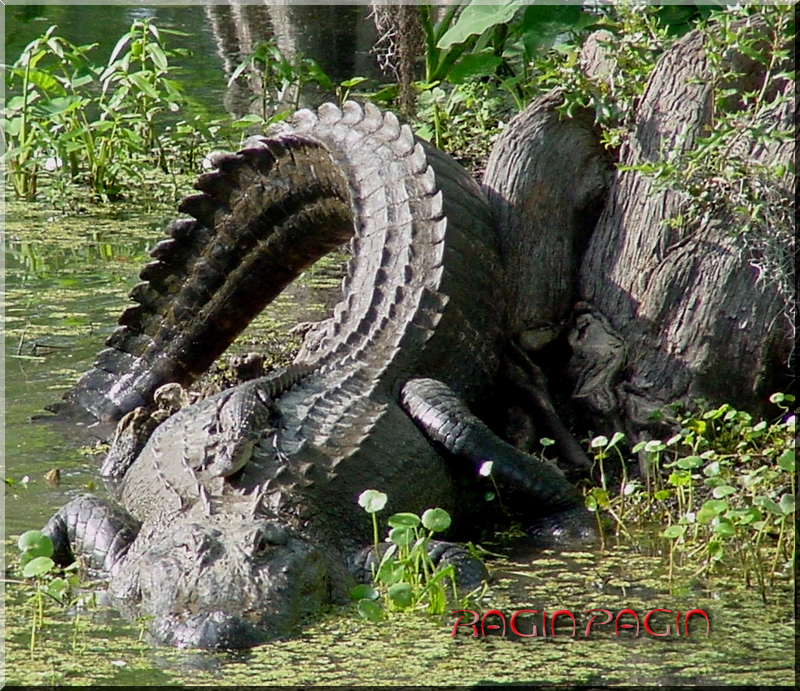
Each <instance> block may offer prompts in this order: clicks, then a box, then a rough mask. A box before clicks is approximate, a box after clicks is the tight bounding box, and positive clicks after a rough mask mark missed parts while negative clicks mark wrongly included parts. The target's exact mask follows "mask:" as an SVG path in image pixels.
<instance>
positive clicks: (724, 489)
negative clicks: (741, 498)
mask: <svg viewBox="0 0 800 691" xmlns="http://www.w3.org/2000/svg"><path fill="white" fill-rule="evenodd" d="M735 492H736V488H735V487H731V486H730V485H720V486H719V487H715V488H714V489H713V490H712V491H711V494H712V495H713V496H714V498H715V499H722V498H723V497H727V496H729V495H731V494H734V493H735Z"/></svg>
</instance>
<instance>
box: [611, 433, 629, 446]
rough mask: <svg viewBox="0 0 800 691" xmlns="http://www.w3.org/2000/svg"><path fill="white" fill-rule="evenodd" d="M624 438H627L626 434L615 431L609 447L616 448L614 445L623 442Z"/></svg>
mask: <svg viewBox="0 0 800 691" xmlns="http://www.w3.org/2000/svg"><path fill="white" fill-rule="evenodd" d="M623 439H625V435H624V434H623V433H622V432H614V434H613V435H612V437H611V441H610V442H608V448H609V449H612V448H614V447H615V446H616V445H617V444H619V443H620V442H621V441H622V440H623Z"/></svg>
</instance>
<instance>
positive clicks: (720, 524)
mask: <svg viewBox="0 0 800 691" xmlns="http://www.w3.org/2000/svg"><path fill="white" fill-rule="evenodd" d="M711 529H712V530H713V531H714V532H715V533H716V534H717V535H719V536H720V537H733V536H734V535H736V529H735V528H734V527H733V523H731V522H730V521H729V520H728V519H727V518H720V517H719V516H717V518H715V519H714V520H713V521H711Z"/></svg>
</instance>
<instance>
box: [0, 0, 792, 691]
mask: <svg viewBox="0 0 800 691" xmlns="http://www.w3.org/2000/svg"><path fill="white" fill-rule="evenodd" d="M219 7H221V8H222V9H220V10H219V11H218V12H217V14H214V12H212V11H210V10H208V9H204V8H203V7H200V6H195V7H180V8H178V7H166V6H161V7H158V8H147V7H144V6H131V5H129V6H113V5H93V6H90V5H77V6H76V5H47V6H44V5H37V6H26V7H21V6H20V7H10V8H8V11H7V13H6V57H7V59H8V60H9V61H13V59H15V58H16V56H17V55H18V54H19V52H20V51H21V50H22V48H23V47H24V45H25V44H26V43H27V42H28V41H30V40H32V39H33V38H35V37H36V36H38V35H40V34H41V33H43V32H44V31H45V30H46V29H47V27H48V26H50V25H51V24H58V25H59V28H60V32H59V33H61V34H62V35H66V36H67V37H68V38H70V39H71V40H73V41H76V42H79V43H89V42H93V41H98V42H100V43H101V47H100V48H99V49H98V54H100V55H104V56H105V55H107V54H108V52H109V51H110V48H111V46H113V43H114V42H115V41H116V39H117V37H118V36H119V35H121V34H122V33H124V31H126V30H127V27H128V25H129V24H130V21H131V20H132V19H133V18H136V17H153V18H154V19H155V21H156V23H157V24H158V26H162V27H165V28H177V29H183V30H185V31H187V32H189V33H191V34H193V35H194V36H196V37H197V38H196V39H195V38H191V37H189V38H186V39H185V40H184V39H179V38H176V39H175V40H174V42H172V41H171V45H173V46H176V45H177V46H183V47H188V48H190V49H191V50H192V51H193V52H194V54H195V57H194V58H193V59H192V60H190V61H188V62H187V64H186V65H185V66H184V67H185V70H186V72H185V74H184V76H183V77H182V81H185V82H186V83H187V84H188V85H189V86H190V89H191V91H192V95H193V97H194V98H196V99H198V101H201V102H203V103H205V104H208V107H209V108H210V109H211V110H212V111H213V112H214V113H216V112H218V111H219V104H220V103H221V102H222V101H227V100H230V98H231V94H226V87H225V83H226V79H225V73H226V72H230V68H231V65H234V64H235V61H236V58H237V57H238V59H241V57H242V55H241V54H238V55H237V51H239V52H241V50H242V49H243V48H244V47H245V46H240V45H234V46H233V51H229V52H227V53H226V54H224V55H219V54H218V53H217V50H218V49H219V47H220V46H221V45H223V44H224V41H223V40H218V39H224V38H225V36H227V35H239V36H241V35H245V34H247V33H248V32H246V31H238V32H230V31H224V29H225V27H227V26H228V25H232V26H234V28H240V29H241V28H248V27H250V26H256V25H257V24H258V22H260V20H261V18H260V16H257V13H258V12H262V13H263V12H265V11H266V10H264V9H263V7H262V8H261V9H259V6H254V5H245V6H242V8H240V9H241V12H230V10H228V9H227V8H226V6H219ZM287 7H289V6H287ZM335 10H336V8H335V7H329V8H325V9H322V10H319V11H320V12H328V13H331V12H333V14H330V16H328V15H326V17H325V19H326V20H327V21H328V23H327V24H323V23H322V22H321V21H318V20H317V19H315V18H313V17H304V16H303V14H304V13H306V14H308V13H311V12H313V11H315V10H312V9H310V8H303V9H295V8H291V7H289V9H288V10H287V12H288V15H287V22H286V23H285V24H280V23H279V22H276V21H275V19H276V17H277V15H276V16H273V17H271V19H272V21H273V24H275V25H276V26H282V27H284V29H285V31H284V34H285V35H284V36H283V37H282V40H285V41H287V42H290V39H291V41H294V42H295V43H297V42H298V41H300V42H301V43H302V41H303V40H304V37H307V36H312V35H317V34H319V35H321V36H322V40H321V41H320V44H321V45H322V47H323V48H324V47H326V46H327V47H328V48H329V49H330V52H332V53H335V54H336V55H337V56H338V55H343V54H351V53H352V51H351V50H349V49H348V50H341V49H340V44H341V45H343V44H342V43H341V41H345V40H346V41H347V42H348V45H349V44H350V43H352V44H353V45H359V46H361V49H362V52H361V55H362V57H363V56H364V55H366V53H367V52H368V49H369V45H370V41H371V40H372V39H371V38H370V37H368V36H366V33H365V37H364V38H357V39H355V40H351V39H350V38H347V37H343V38H342V39H341V41H339V40H338V39H337V40H336V41H334V40H332V38H331V37H332V36H334V35H335V32H333V31H332V29H330V27H334V28H335V27H340V28H341V27H347V26H353V25H354V23H353V22H350V21H342V20H341V19H340V18H339V19H337V17H336V16H335ZM345 11H346V12H351V11H352V8H350V9H347V10H345ZM269 12H270V13H272V14H274V13H275V12H277V10H273V9H271V8H270V9H269ZM226 13H227V14H226ZM293 13H294V14H293ZM228 15H230V16H228ZM277 18H278V19H282V18H284V17H283V15H281V17H277ZM304 19H305V20H306V25H307V26H310V27H313V28H315V32H316V33H314V32H309V31H306V30H296V31H293V30H292V24H291V21H295V20H296V21H300V20H304ZM234 20H235V21H234ZM290 20H291V21H290ZM236 22H239V23H241V24H242V26H241V27H240V26H239V25H238V24H236ZM358 26H359V31H362V30H364V32H365V31H366V29H365V25H364V24H363V21H362V20H359V21H358ZM323 27H326V28H324V30H323ZM295 28H296V26H295ZM366 28H368V27H366ZM323 44H324V45H323ZM362 44H363V45H362ZM298 45H300V44H298ZM300 48H302V49H303V51H304V52H305V53H306V54H308V55H311V56H312V57H317V58H318V59H319V60H320V61H321V62H322V63H326V60H325V57H326V56H325V55H315V54H314V46H310V45H300ZM334 48H335V50H334ZM324 66H325V67H326V68H328V69H330V65H328V64H324ZM362 67H363V66H359V67H358V69H357V70H356V71H355V72H353V71H352V70H350V72H347V73H345V72H343V73H342V74H341V75H339V76H340V77H341V78H346V77H347V76H352V75H353V74H356V73H363V69H362ZM187 191H188V190H187ZM120 208H121V207H115V209H117V210H116V211H114V213H113V214H106V215H92V214H83V215H81V216H77V217H69V218H64V217H60V216H58V215H54V214H51V213H48V212H41V211H30V210H28V209H27V208H24V207H19V206H9V208H8V210H7V216H6V219H5V221H6V225H5V230H6V246H5V265H6V296H5V299H6V313H5V327H6V330H5V357H6V382H5V397H6V398H5V401H6V404H5V423H6V426H5V467H4V472H5V477H6V478H7V479H8V480H9V481H10V483H11V484H8V485H7V486H6V488H5V536H6V544H5V556H6V579H7V580H6V587H5V606H6V611H5V623H6V630H5V638H6V641H5V643H6V649H5V678H6V683H10V684H25V685H37V686H38V685H50V684H52V685H57V684H67V685H72V684H97V685H130V686H148V685H201V684H207V685H242V686H244V685H254V686H257V685H278V684H290V685H299V684H338V685H344V684H371V685H391V686H402V685H408V686H418V685H420V684H426V685H463V684H477V683H481V682H482V683H488V684H520V683H535V684H561V685H596V686H601V685H606V684H614V685H616V684H626V685H634V684H636V685H656V684H660V685H672V684H675V685H682V684H714V685H728V684H732V685H738V684H757V685H762V686H769V685H788V686H793V685H794V656H795V649H794V613H793V607H794V604H793V603H794V593H793V590H792V589H791V588H790V587H789V586H787V585H785V584H783V583H776V584H775V585H773V586H772V587H770V589H769V593H768V594H769V603H768V604H764V603H762V601H761V599H760V596H759V594H758V591H757V590H756V589H746V588H744V587H743V585H742V583H741V581H740V580H739V579H738V578H737V579H733V578H726V577H724V576H715V577H713V578H706V577H703V578H692V575H691V570H680V569H676V570H675V573H674V577H673V580H672V582H671V583H670V581H669V579H668V560H667V557H666V556H665V555H664V554H663V553H660V551H659V549H652V550H648V549H645V548H643V547H642V546H641V545H638V544H633V543H630V542H628V543H622V544H607V545H606V546H605V548H603V549H601V548H599V547H598V548H597V549H595V550H593V551H591V552H586V553H574V554H569V555H555V554H539V555H531V554H525V552H524V547H523V548H520V549H515V548H514V546H513V545H509V544H506V545H500V546H498V545H491V546H489V547H490V548H491V549H492V550H493V551H501V552H503V553H505V554H508V555H509V557H508V558H506V559H494V560H491V561H490V562H489V568H490V570H491V571H492V572H493V575H494V577H495V578H494V580H493V582H492V583H491V586H490V589H489V591H488V592H487V594H486V597H485V599H484V600H483V601H482V602H481V603H480V604H479V605H477V606H476V607H475V609H476V611H479V612H480V613H481V614H482V613H484V612H486V611H488V610H489V609H492V608H496V609H498V610H500V611H502V612H503V613H504V614H505V616H506V624H507V625H509V624H510V621H509V620H510V617H511V614H512V613H513V612H514V611H516V610H518V609H531V610H538V612H539V613H541V612H542V611H543V610H546V611H547V612H548V613H549V614H552V613H553V612H554V611H556V610H559V609H565V610H570V611H572V612H573V613H574V614H575V616H576V619H577V633H576V636H575V638H573V637H572V627H571V626H570V625H569V624H570V623H571V622H570V620H569V619H568V618H566V617H563V616H562V617H559V619H558V626H557V628H556V631H555V636H552V635H550V634H551V629H550V623H549V620H548V629H547V632H548V635H547V636H546V637H542V636H541V635H540V636H537V637H530V638H518V637H507V638H503V637H501V636H498V635H488V636H487V637H485V638H481V637H478V638H473V637H472V636H471V631H470V629H469V628H467V627H465V626H461V627H459V633H458V635H457V636H456V637H455V638H453V637H451V631H452V627H453V623H454V621H455V617H439V618H437V617H425V616H423V615H419V616H416V615H415V616H401V615H397V616H394V617H392V618H390V619H388V620H386V621H384V622H383V623H380V624H373V623H367V622H364V621H362V620H360V619H359V618H358V617H357V615H356V613H355V609H354V608H353V607H351V608H336V609H333V610H331V611H330V612H328V613H326V614H325V615H323V616H321V617H319V618H318V619H316V620H314V621H312V622H310V623H309V625H308V626H307V627H305V628H304V629H303V630H302V631H300V632H298V635H297V636H296V637H294V638H292V639H290V640H285V641H276V642H273V643H270V644H268V645H264V646H261V647H259V648H255V649H253V650H249V651H243V652H240V653H236V654H218V653H204V652H195V651H178V650H172V649H165V648H156V647H153V646H151V645H149V644H147V643H145V642H140V641H139V636H140V626H139V625H138V624H136V623H131V622H126V621H124V620H122V619H121V618H120V617H119V616H118V615H117V614H116V613H114V612H113V610H109V609H107V608H104V607H102V606H97V607H94V608H90V609H89V610H86V611H81V612H80V614H79V616H78V617H76V616H75V612H74V611H65V610H62V609H61V608H59V606H58V605H56V604H55V603H52V602H48V603H46V610H45V622H44V627H43V628H42V630H41V631H39V632H38V634H37V640H36V646H35V648H34V650H33V651H31V650H30V621H31V616H32V605H31V604H30V603H29V601H28V598H29V595H30V593H31V590H30V588H29V587H28V586H23V585H20V584H19V583H18V579H19V573H18V570H17V569H16V567H15V563H14V559H15V557H16V554H17V550H16V547H15V545H16V538H17V536H18V535H19V534H21V533H22V532H24V531H25V530H28V529H31V528H39V527H41V525H42V524H43V523H44V522H45V521H46V520H47V519H48V518H49V517H50V515H51V514H52V513H53V512H54V511H55V510H57V509H58V508H59V507H60V506H62V505H63V504H64V503H66V502H67V501H68V500H69V498H70V497H72V496H74V495H76V494H78V493H81V492H84V491H89V490H91V491H97V492H103V487H102V483H101V482H100V481H99V480H98V479H97V462H96V459H94V458H92V456H91V455H90V454H88V453H85V452H84V451H82V450H81V446H82V445H83V447H84V448H87V447H88V448H90V447H91V446H92V443H93V442H92V439H91V437H89V438H87V436H86V434H85V433H84V434H82V435H80V436H78V435H76V434H75V430H74V429H72V428H70V427H69V426H67V425H64V426H59V427H54V426H52V425H48V424H32V423H30V422H29V420H30V418H31V416H33V415H36V414H40V413H41V412H42V410H43V409H44V406H45V405H47V404H50V403H53V402H55V401H57V400H59V398H60V396H61V394H62V393H63V392H64V391H66V390H67V389H68V388H69V387H70V386H71V385H72V384H73V383H74V382H75V380H76V379H77V377H78V376H79V375H80V374H81V373H82V372H83V371H85V370H86V369H88V368H89V367H90V365H91V361H92V358H93V357H94V355H95V354H96V352H97V351H98V350H99V349H100V348H101V347H102V343H103V341H104V339H105V337H106V336H107V335H108V334H109V333H110V332H111V330H112V329H113V327H114V325H115V323H116V319H117V317H118V315H119V313H120V312H121V310H122V309H123V308H124V307H125V305H126V304H127V300H126V297H125V296H126V294H127V292H128V290H129V289H130V288H131V287H132V286H133V285H134V284H135V283H136V282H137V278H136V276H137V274H138V271H139V269H140V267H141V266H142V265H143V264H144V262H145V261H146V260H147V249H148V248H149V247H151V246H152V245H153V244H154V243H155V242H156V241H157V240H158V239H160V238H161V237H162V233H163V230H162V229H163V227H164V226H165V224H166V221H167V220H168V219H170V218H171V217H173V215H174V213H175V212H174V210H173V208H172V207H170V208H166V207H160V208H158V209H155V210H151V211H148V212H147V213H144V212H142V211H141V210H136V211H132V210H130V209H124V208H122V210H119V209H120ZM335 265H336V262H334V263H333V264H331V265H329V264H320V265H318V266H316V267H314V269H313V270H310V271H308V272H306V274H305V275H304V276H303V278H302V279H301V280H299V281H298V282H297V284H295V285H294V286H293V287H292V288H291V291H290V292H287V294H285V295H283V296H281V297H280V298H279V299H278V300H277V301H276V302H275V303H274V304H273V305H272V306H270V308H269V309H268V311H267V312H266V313H265V315H263V316H262V317H260V319H259V323H258V324H256V325H254V328H251V329H249V330H248V334H250V335H249V336H244V338H243V339H242V340H241V341H240V342H239V348H240V349H241V350H249V349H252V347H249V345H250V344H249V342H248V339H250V338H252V339H254V340H258V341H262V342H263V340H264V339H265V336H267V335H268V334H269V333H271V332H272V331H273V330H279V331H281V332H285V331H286V329H287V328H288V327H290V326H292V325H294V324H296V323H297V322H299V321H306V320H312V319H318V318H320V317H321V316H322V315H323V314H325V309H324V308H325V303H326V301H329V300H330V295H331V293H330V292H324V293H322V297H321V293H320V292H319V290H320V289H322V290H323V291H329V290H330V286H331V285H332V283H337V285H338V281H336V279H335V274H336V266H335ZM334 292H335V293H336V294H338V290H337V291H334ZM54 468H58V469H59V471H60V475H61V481H60V484H58V485H51V484H48V483H47V481H46V480H45V479H44V475H45V474H46V473H48V471H50V470H52V469H54ZM365 520H368V517H367V516H366V514H365ZM643 538H644V540H645V541H646V542H647V543H649V542H651V541H652V536H650V535H645V536H643ZM660 546H661V545H660ZM592 608H602V609H607V610H609V611H611V612H612V613H613V614H614V615H616V613H617V612H618V611H620V610H622V609H626V608H629V609H632V610H634V611H635V612H636V613H637V614H638V615H639V619H640V621H641V619H642V618H643V617H644V615H645V613H646V612H648V611H649V610H651V609H656V608H659V609H668V610H673V612H674V611H675V610H677V609H680V610H681V612H684V613H685V611H686V610H687V609H693V608H698V609H703V610H705V611H706V612H708V614H709V616H710V619H711V626H710V635H709V636H708V637H706V635H705V626H704V624H705V620H704V619H702V617H699V616H694V617H693V618H692V620H691V627H690V635H689V636H688V637H686V636H684V635H683V633H684V630H683V620H682V621H681V635H680V636H675V632H674V629H673V631H672V634H671V635H669V636H665V637H662V638H657V637H654V636H651V635H649V634H647V633H646V632H645V631H644V630H643V629H642V630H641V631H640V632H639V636H638V637H636V636H635V635H634V633H633V631H631V630H621V631H620V636H618V637H617V636H615V635H614V630H613V620H612V623H611V624H610V625H606V626H598V625H597V623H598V622H599V621H602V620H603V619H602V618H601V619H598V620H597V621H596V622H595V625H594V626H593V627H592V630H591V633H590V635H589V636H588V637H585V636H584V632H585V628H586V624H587V621H588V618H589V617H588V616H586V615H584V612H586V611H587V610H589V609H592ZM539 616H540V615H539ZM659 616H660V617H664V618H659V617H656V618H655V620H656V622H657V623H656V625H655V626H654V627H653V628H654V630H656V631H657V632H662V631H664V630H665V629H666V624H667V622H668V621H672V620H671V617H667V615H665V614H663V613H660V614H659ZM537 619H538V616H537ZM466 621H469V619H467V620H466ZM493 621H494V622H495V623H496V622H498V620H497V619H496V618H495V619H494V620H492V619H490V620H487V624H489V623H491V622H493ZM622 621H625V622H629V623H630V622H632V621H633V620H632V618H630V617H628V618H626V619H624V620H621V622H622ZM533 623H534V621H533V620H532V619H524V622H523V616H520V618H519V619H518V620H517V624H518V628H519V630H520V631H521V632H522V633H530V632H531V630H532V628H531V627H532V626H533ZM651 623H652V622H651ZM673 624H674V622H673ZM478 632H479V633H480V627H479V628H478ZM492 633H493V634H496V633H497V632H496V631H493V632H492Z"/></svg>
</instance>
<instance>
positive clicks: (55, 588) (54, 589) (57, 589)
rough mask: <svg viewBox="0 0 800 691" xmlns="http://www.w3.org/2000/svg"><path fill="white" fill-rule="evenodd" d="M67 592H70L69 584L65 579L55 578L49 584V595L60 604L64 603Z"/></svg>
mask: <svg viewBox="0 0 800 691" xmlns="http://www.w3.org/2000/svg"><path fill="white" fill-rule="evenodd" d="M67 592H69V583H68V582H67V581H66V580H65V579H63V578H54V579H53V580H52V581H50V582H49V583H48V584H47V594H48V595H50V597H52V598H53V599H54V600H56V601H58V602H63V601H64V596H65V595H66V594H67Z"/></svg>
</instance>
